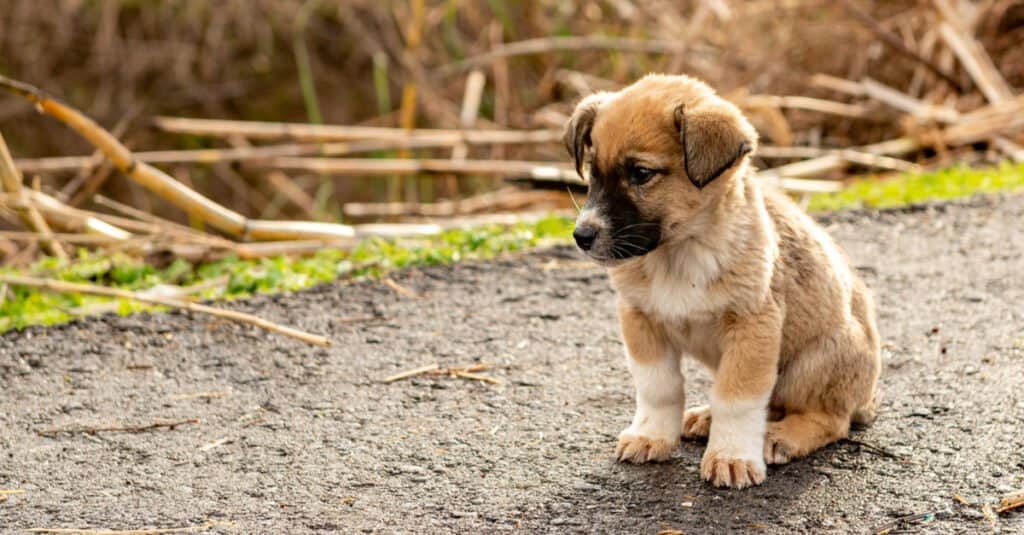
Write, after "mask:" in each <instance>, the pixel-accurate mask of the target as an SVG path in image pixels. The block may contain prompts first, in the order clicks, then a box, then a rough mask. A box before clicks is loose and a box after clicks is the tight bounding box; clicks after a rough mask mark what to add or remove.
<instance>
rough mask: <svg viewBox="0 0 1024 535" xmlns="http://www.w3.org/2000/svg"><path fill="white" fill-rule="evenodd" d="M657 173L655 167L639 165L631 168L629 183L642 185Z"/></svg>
mask: <svg viewBox="0 0 1024 535" xmlns="http://www.w3.org/2000/svg"><path fill="white" fill-rule="evenodd" d="M656 174H658V172H657V171H655V170H654V169H650V168H647V167H643V166H639V165H637V166H634V167H633V168H632V169H630V170H629V183H630V184H633V185H636V186H640V185H643V184H646V183H647V182H649V181H650V180H651V179H652V178H654V175H656Z"/></svg>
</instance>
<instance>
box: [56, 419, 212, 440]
mask: <svg viewBox="0 0 1024 535" xmlns="http://www.w3.org/2000/svg"><path fill="white" fill-rule="evenodd" d="M198 423H199V419H198V418H188V419H186V420H168V421H163V420H157V421H154V422H153V423H151V424H149V425H126V426H113V427H65V428H60V429H46V430H43V431H39V432H38V434H39V435H40V436H44V437H48V438H55V437H56V436H57V435H61V434H67V435H95V434H97V433H144V432H146V431H154V430H157V429H171V430H173V429H174V428H176V427H179V426H182V425H190V424H198Z"/></svg>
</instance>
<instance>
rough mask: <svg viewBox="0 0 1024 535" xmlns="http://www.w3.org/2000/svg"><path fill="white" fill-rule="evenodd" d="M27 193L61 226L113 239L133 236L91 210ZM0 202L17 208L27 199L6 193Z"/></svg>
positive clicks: (49, 197) (30, 191)
mask: <svg viewBox="0 0 1024 535" xmlns="http://www.w3.org/2000/svg"><path fill="white" fill-rule="evenodd" d="M26 193H28V197H29V201H28V202H30V203H32V204H33V206H35V207H36V208H37V209H38V210H39V211H40V212H41V213H43V214H45V215H46V216H47V217H48V218H50V221H52V222H55V223H56V224H57V226H59V227H64V228H66V229H72V230H81V231H84V232H86V233H89V234H97V235H100V236H105V237H107V238H110V239H112V240H120V241H125V240H129V239H131V238H132V234H131V233H129V232H127V231H125V230H124V229H121V228H118V227H116V226H114V225H112V224H110V223H108V222H106V221H104V220H103V219H102V218H98V217H95V216H94V214H92V213H90V212H86V211H84V210H81V209H78V208H71V207H70V206H67V205H65V204H64V203H62V202H60V201H58V200H57V199H54V198H53V197H51V196H49V195H47V194H45V193H42V192H40V191H33V190H29V191H27V192H26ZM0 203H3V204H6V205H8V206H11V207H12V208H15V207H18V206H20V205H22V204H23V203H25V199H24V198H22V197H21V196H18V197H14V196H10V195H7V194H5V195H3V196H2V197H0Z"/></svg>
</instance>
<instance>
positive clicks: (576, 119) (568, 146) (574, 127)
mask: <svg viewBox="0 0 1024 535" xmlns="http://www.w3.org/2000/svg"><path fill="white" fill-rule="evenodd" d="M607 97H608V93H604V92H601V93H594V94H593V95H590V96H588V97H586V98H584V99H583V100H581V101H580V103H579V104H577V105H576V111H574V112H573V113H572V117H570V118H569V122H567V123H565V133H564V134H563V135H562V142H564V143H565V150H567V151H569V155H570V156H572V159H573V162H574V163H575V164H576V173H577V174H579V175H580V176H581V177H582V176H583V156H584V154H585V153H586V151H587V147H589V146H590V144H591V141H590V131H591V130H592V129H593V128H594V119H596V118H597V110H598V108H600V107H601V103H603V102H604V100H605V99H606V98H607Z"/></svg>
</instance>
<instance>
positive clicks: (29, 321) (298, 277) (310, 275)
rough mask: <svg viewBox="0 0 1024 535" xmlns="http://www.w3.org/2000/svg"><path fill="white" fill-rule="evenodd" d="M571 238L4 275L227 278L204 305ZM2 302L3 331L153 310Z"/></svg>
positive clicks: (389, 246) (530, 227) (480, 239)
mask: <svg viewBox="0 0 1024 535" xmlns="http://www.w3.org/2000/svg"><path fill="white" fill-rule="evenodd" d="M571 232H572V220H571V219H568V218H563V217H554V216H552V217H548V218H545V219H542V220H540V221H537V222H535V223H521V224H518V225H513V226H511V227H507V226H499V225H489V226H483V227H476V228H472V229H465V230H451V231H447V232H444V233H442V234H441V235H439V236H435V237H431V238H427V239H420V240H403V241H388V240H380V239H367V240H364V241H362V242H361V243H360V244H359V245H358V246H356V247H355V248H354V249H352V250H351V251H341V250H337V249H325V250H322V251H319V252H317V253H316V254H315V255H313V256H309V257H305V258H288V257H274V258H265V259H260V260H240V259H237V258H227V259H224V260H220V261H217V262H212V263H208V264H202V265H192V264H190V263H188V262H185V261H183V260H178V261H176V262H174V263H173V264H171V265H170V266H167V267H165V268H156V267H153V266H151V265H147V264H145V263H144V262H142V261H141V260H140V259H137V258H132V257H128V256H123V255H121V256H119V255H114V256H99V255H97V254H95V253H90V252H88V251H86V250H84V249H83V250H80V251H78V253H77V257H76V258H75V259H74V260H73V261H71V262H68V263H65V264H61V263H60V262H59V261H58V260H57V259H55V258H45V259H43V260H41V261H39V262H37V263H36V264H34V265H32V266H30V267H29V268H28V269H25V270H20V271H15V270H11V269H0V273H19V274H23V275H30V276H35V277H47V278H55V279H59V280H63V281H68V282H84V283H89V284H100V285H104V286H111V287H116V288H122V289H127V290H141V289H146V288H150V287H153V286H155V285H157V284H173V285H179V286H187V285H192V284H199V283H202V282H204V281H210V280H214V279H217V278H222V277H225V276H226V277H227V283H226V284H224V285H223V286H220V287H217V288H213V289H209V290H205V291H203V292H200V293H199V294H197V295H198V296H199V297H203V298H207V299H214V298H218V299H221V298H227V299H233V298H239V297H246V296H249V295H252V294H254V293H262V292H282V291H294V290H301V289H303V288H308V287H310V286H313V285H316V284H321V283H325V282H330V281H334V280H337V279H349V280H358V279H362V278H366V277H379V276H380V275H382V274H384V273H386V272H388V271H390V270H393V269H399V268H403V267H408V266H433V265H442V264H450V263H452V262H457V261H459V260H463V259H486V258H493V257H494V256H496V255H499V254H501V253H504V252H509V251H516V250H521V249H525V248H529V247H535V246H538V245H543V244H546V243H552V242H558V243H565V242H568V240H569V235H570V234H571ZM5 297H6V298H5V299H3V300H2V302H0V331H5V330H9V329H12V328H21V327H25V326H28V325H53V324H56V323H63V322H67V321H70V320H71V319H73V318H74V317H76V316H78V315H80V312H83V311H86V312H87V311H89V310H90V309H93V310H95V309H96V308H97V307H106V306H110V305H109V303H115V309H116V311H117V312H118V313H120V314H130V313H132V312H137V311H140V310H148V309H152V308H153V307H149V306H147V305H141V304H139V303H135V302H133V301H128V300H114V299H109V298H105V297H94V296H82V295H76V294H57V293H51V292H44V291H39V290H36V289H32V288H23V287H10V288H8V289H7V294H6V296H5Z"/></svg>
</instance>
